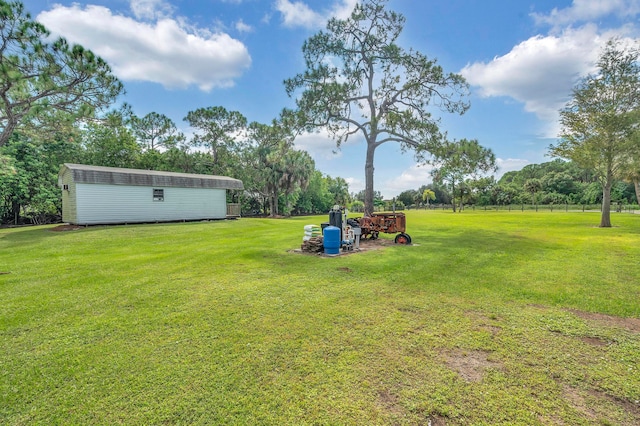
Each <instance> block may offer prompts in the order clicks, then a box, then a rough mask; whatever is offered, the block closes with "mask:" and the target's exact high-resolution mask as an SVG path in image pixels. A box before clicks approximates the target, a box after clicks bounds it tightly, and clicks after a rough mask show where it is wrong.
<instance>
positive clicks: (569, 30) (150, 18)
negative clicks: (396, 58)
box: [24, 0, 640, 198]
mask: <svg viewBox="0 0 640 426" xmlns="http://www.w3.org/2000/svg"><path fill="white" fill-rule="evenodd" d="M355 3H356V0H326V1H318V0H301V1H296V0H199V1H192V0H110V1H106V0H90V1H77V0H75V1H67V0H55V1H50V0H26V1H24V4H25V6H26V8H27V10H29V11H30V12H31V14H32V16H34V17H35V18H36V19H37V20H39V21H40V22H42V23H43V24H45V25H46V26H47V28H49V30H50V31H51V32H52V33H53V34H56V35H62V36H64V37H66V38H67V39H68V40H69V41H71V42H75V43H80V44H82V45H83V46H85V47H87V48H89V49H91V50H93V51H94V52H95V53H97V54H98V55H100V56H102V57H103V58H104V59H105V60H107V62H108V63H109V64H110V65H111V67H112V69H113V71H114V73H115V74H116V75H117V76H118V77H119V78H120V80H121V81H122V82H123V83H124V84H125V88H126V91H127V94H126V95H125V96H123V98H122V101H126V102H128V103H129V104H131V105H132V106H133V109H134V111H135V113H136V114H137V115H139V116H143V115H145V114H147V113H149V112H151V111H156V112H158V113H162V114H165V115H167V116H169V117H171V118H172V119H173V120H174V121H175V122H176V124H177V126H178V127H179V128H181V130H182V131H183V132H185V133H186V134H187V135H189V134H192V130H191V129H189V128H188V125H187V123H185V122H184V121H183V118H184V117H185V116H186V115H187V113H188V112H189V111H191V110H194V109H196V108H201V107H209V106H218V105H221V106H224V107H225V108H227V109H229V110H237V111H240V112H241V113H243V114H244V115H245V116H246V117H247V118H248V120H249V121H259V122H263V123H269V122H270V121H271V120H272V119H273V118H276V117H277V116H278V114H279V112H280V111H281V110H282V108H284V107H292V106H294V101H293V100H292V99H289V98H288V97H287V95H286V93H285V90H284V86H283V84H282V81H283V80H284V79H286V78H289V77H293V76H294V75H295V74H297V73H299V72H302V71H303V69H304V63H303V60H302V52H301V47H302V43H303V42H304V40H306V39H307V38H308V37H310V36H312V35H313V34H315V33H316V32H317V31H319V30H320V29H322V28H323V27H324V25H325V24H326V21H327V19H328V18H329V17H332V16H337V17H342V18H344V17H347V16H348V15H349V13H350V11H351V10H352V8H353V6H354V5H355ZM388 7H389V8H390V9H392V10H395V11H397V12H400V13H402V14H403V15H405V17H406V25H405V29H404V32H403V33H402V35H401V38H400V42H399V44H400V45H401V46H402V47H404V48H406V49H408V48H414V49H416V50H418V51H420V52H422V53H424V54H426V55H427V56H429V57H431V58H437V59H438V62H439V64H440V65H442V67H443V68H444V69H445V71H447V72H457V73H462V74H463V75H464V76H465V77H466V78H467V81H468V82H469V83H470V85H471V95H470V101H471V109H470V110H469V112H467V113H466V114H465V115H463V116H451V115H447V114H445V113H443V114H442V115H441V117H442V128H443V130H446V131H447V132H448V134H449V137H450V138H452V139H454V138H455V139H461V138H468V139H478V141H479V142H480V143H481V144H482V145H484V146H486V147H489V148H491V149H492V150H493V151H494V153H495V154H496V156H497V157H498V164H499V167H500V169H499V171H498V176H499V175H501V174H503V173H505V172H507V171H510V170H519V169H520V168H522V167H523V166H525V165H527V164H531V163H540V162H544V161H549V160H550V159H549V157H546V153H547V147H548V146H549V145H550V144H551V143H553V142H554V140H555V139H554V138H555V137H556V135H557V134H558V130H559V125H558V110H559V109H560V108H561V107H562V106H563V105H564V104H565V102H566V101H567V99H568V97H569V96H570V94H571V89H572V87H573V86H574V84H575V82H576V81H577V79H578V78H579V77H580V76H584V75H586V74H587V73H588V72H590V71H592V70H593V63H594V61H595V59H597V56H598V53H599V52H600V49H601V48H602V46H603V45H604V43H606V41H607V40H608V39H609V38H611V37H614V36H616V37H620V38H623V39H629V40H635V41H636V42H637V41H638V40H639V37H640V23H639V22H638V16H639V15H640V0H564V1H561V0H555V1H552V0H516V1H514V0H447V1H439V0H390V1H389V3H388ZM296 144H297V146H299V147H300V148H302V149H305V150H307V151H308V152H309V153H310V154H311V155H312V156H313V158H314V160H315V162H316V168H317V169H319V170H320V171H322V172H323V173H326V174H329V175H331V176H334V177H336V176H340V177H343V178H345V179H347V181H348V182H349V184H350V190H351V192H357V191H359V190H361V189H363V188H364V156H365V151H364V148H365V147H364V142H363V141H362V140H358V139H357V138H354V139H353V140H351V141H350V142H349V143H348V144H346V145H344V146H343V148H342V149H341V151H339V152H337V153H335V152H334V151H335V144H334V143H333V142H332V141H331V140H329V139H327V138H326V136H323V134H322V133H320V134H312V135H304V136H302V137H299V138H298V139H297V140H296ZM430 181H431V178H430V175H429V168H428V167H425V166H421V165H418V164H416V162H415V161H414V159H413V157H412V155H411V154H410V153H406V154H402V153H401V152H400V150H399V148H398V147H397V146H395V145H392V144H388V145H383V146H381V147H380V148H379V149H378V150H377V151H376V160H375V189H376V190H379V191H381V192H382V194H383V195H384V196H385V197H386V198H390V197H393V196H395V195H397V194H399V193H400V192H402V191H404V190H407V189H417V188H418V187H420V186H421V185H423V184H426V183H429V182H430Z"/></svg>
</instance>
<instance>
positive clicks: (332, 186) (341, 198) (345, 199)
mask: <svg viewBox="0 0 640 426" xmlns="http://www.w3.org/2000/svg"><path fill="white" fill-rule="evenodd" d="M326 179H327V190H328V191H329V193H330V194H331V197H332V202H331V206H329V207H333V206H334V205H336V204H339V205H341V206H346V205H347V204H348V203H349V201H350V199H351V197H350V196H349V184H348V183H347V181H346V180H344V179H343V178H341V177H337V178H332V177H331V176H327V178H326Z"/></svg>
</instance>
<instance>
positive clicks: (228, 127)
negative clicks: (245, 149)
mask: <svg viewBox="0 0 640 426" xmlns="http://www.w3.org/2000/svg"><path fill="white" fill-rule="evenodd" d="M184 120H185V121H187V122H188V123H189V125H190V126H191V127H193V128H194V129H196V134H195V135H194V137H193V139H192V140H191V144H192V145H193V146H196V147H201V146H204V147H206V148H207V149H208V150H209V153H210V154H211V157H212V162H213V167H214V173H217V174H227V172H228V169H229V168H230V165H231V158H230V157H231V156H232V155H233V154H236V153H237V152H238V150H239V149H240V148H241V146H240V145H241V144H240V137H239V136H240V133H241V132H242V131H244V130H245V129H246V127H247V119H246V118H245V117H244V116H243V115H242V114H241V113H240V112H238V111H227V109H225V108H224V107H221V106H217V107H209V108H198V109H197V110H195V111H189V113H188V114H187V116H186V117H185V118H184Z"/></svg>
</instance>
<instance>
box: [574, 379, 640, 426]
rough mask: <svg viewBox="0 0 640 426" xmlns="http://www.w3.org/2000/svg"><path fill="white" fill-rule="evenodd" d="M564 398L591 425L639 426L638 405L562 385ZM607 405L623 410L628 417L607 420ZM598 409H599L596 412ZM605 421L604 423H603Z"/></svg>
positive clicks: (601, 393) (639, 414)
mask: <svg viewBox="0 0 640 426" xmlns="http://www.w3.org/2000/svg"><path fill="white" fill-rule="evenodd" d="M562 393H563V396H564V398H565V399H566V400H567V401H568V402H569V403H570V404H571V406H572V407H573V408H574V409H575V410H576V411H578V412H579V413H581V414H582V415H584V416H585V417H586V418H587V420H588V421H589V422H590V423H593V424H614V423H615V424H620V425H623V426H632V425H638V424H640V405H638V404H636V403H634V402H630V401H626V400H621V399H619V398H615V397H612V396H610V395H607V394H606V393H604V392H599V391H596V390H593V389H590V390H587V391H580V390H578V389H576V388H574V387H571V386H568V385H564V386H563V388H562ZM607 404H611V405H617V406H619V407H621V408H622V409H623V411H624V412H625V413H626V415H627V416H628V418H627V419H625V420H621V419H609V418H607V414H608V413H609V411H608V410H606V408H603V407H606V405H607ZM598 407H600V408H601V409H599V410H597V408H598ZM596 410H597V411H596ZM605 421H606V422H605Z"/></svg>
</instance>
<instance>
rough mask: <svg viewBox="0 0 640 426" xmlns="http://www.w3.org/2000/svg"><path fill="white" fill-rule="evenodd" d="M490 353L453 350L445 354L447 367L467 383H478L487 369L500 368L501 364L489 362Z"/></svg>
mask: <svg viewBox="0 0 640 426" xmlns="http://www.w3.org/2000/svg"><path fill="white" fill-rule="evenodd" d="M490 354H491V352H488V351H464V350H455V351H452V352H448V353H446V354H445V363H446V365H447V367H448V368H449V369H451V370H453V371H455V372H456V373H458V375H459V376H460V377H462V378H463V379H464V380H466V381H467V382H480V381H482V379H483V378H484V374H485V372H486V370H487V369H489V368H501V367H502V364H500V363H498V362H495V361H491V360H489V355H490Z"/></svg>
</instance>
